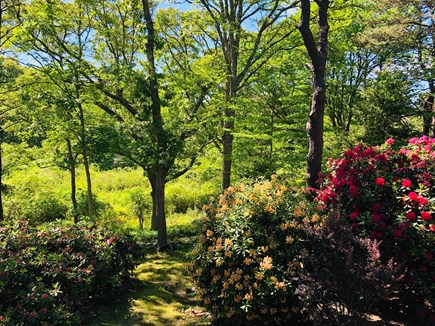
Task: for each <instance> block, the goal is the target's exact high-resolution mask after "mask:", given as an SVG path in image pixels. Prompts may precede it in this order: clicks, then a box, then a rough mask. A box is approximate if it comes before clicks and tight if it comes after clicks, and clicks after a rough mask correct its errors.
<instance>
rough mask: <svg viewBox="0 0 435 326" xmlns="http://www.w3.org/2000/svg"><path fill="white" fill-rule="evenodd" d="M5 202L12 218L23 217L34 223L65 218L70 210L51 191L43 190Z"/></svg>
mask: <svg viewBox="0 0 435 326" xmlns="http://www.w3.org/2000/svg"><path fill="white" fill-rule="evenodd" d="M5 204H6V205H5V206H6V210H7V211H8V215H9V216H10V217H11V218H14V219H15V218H18V217H21V218H24V219H26V220H28V221H30V222H32V223H44V222H53V221H55V220H58V219H64V218H65V216H66V214H67V211H68V207H67V205H65V203H64V202H63V201H61V200H60V199H59V198H57V197H56V196H55V194H54V193H51V192H41V193H38V194H37V195H35V196H33V197H28V198H12V200H7V201H6V203H5Z"/></svg>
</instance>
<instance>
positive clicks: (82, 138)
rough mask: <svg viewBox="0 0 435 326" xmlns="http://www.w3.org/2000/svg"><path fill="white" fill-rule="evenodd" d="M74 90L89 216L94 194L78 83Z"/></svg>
mask: <svg viewBox="0 0 435 326" xmlns="http://www.w3.org/2000/svg"><path fill="white" fill-rule="evenodd" d="M75 90H76V98H77V100H78V102H77V108H78V113H79V120H80V142H81V149H82V156H83V165H84V167H85V174H86V186H87V187H86V188H87V199H88V213H89V216H94V215H95V210H94V196H93V193H92V179H91V171H90V168H89V154H88V146H87V144H86V142H87V139H86V138H87V137H86V136H87V135H86V124H85V114H84V110H83V106H82V104H81V103H80V86H79V84H76V85H75Z"/></svg>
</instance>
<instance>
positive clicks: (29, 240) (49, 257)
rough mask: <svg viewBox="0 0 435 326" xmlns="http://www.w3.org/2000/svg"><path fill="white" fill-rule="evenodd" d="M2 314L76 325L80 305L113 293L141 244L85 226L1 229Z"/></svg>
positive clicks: (5, 319)
mask: <svg viewBox="0 0 435 326" xmlns="http://www.w3.org/2000/svg"><path fill="white" fill-rule="evenodd" d="M0 231H1V232H0V271H1V272H0V276H1V277H0V296H1V297H2V300H1V302H0V317H1V319H0V320H1V322H2V324H3V323H5V324H6V325H18V324H20V325H24V324H25V325H40V324H52V325H65V324H67V325H68V324H72V325H75V324H77V323H79V320H78V315H77V314H76V313H77V311H78V310H83V309H86V308H87V307H89V305H92V303H94V302H95V300H96V299H98V300H100V299H110V298H111V297H112V296H113V295H114V294H115V293H116V291H117V290H118V288H119V287H120V286H121V285H122V284H123V282H124V281H125V280H126V279H127V278H128V277H129V276H130V273H131V272H132V270H133V268H134V267H135V264H136V263H135V262H136V260H137V258H139V256H140V248H139V247H138V246H136V245H135V244H134V242H133V239H132V238H130V237H129V236H127V235H119V234H110V233H106V232H103V231H102V230H98V229H91V230H89V229H87V228H86V227H84V226H71V227H58V226H54V225H49V224H48V225H45V226H40V227H32V226H30V225H28V224H27V223H26V222H25V221H20V222H19V223H17V224H16V225H14V226H6V227H2V228H1V230H0Z"/></svg>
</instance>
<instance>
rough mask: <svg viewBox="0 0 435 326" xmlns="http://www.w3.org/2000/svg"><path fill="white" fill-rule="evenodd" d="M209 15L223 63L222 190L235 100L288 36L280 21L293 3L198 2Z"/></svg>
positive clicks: (288, 29) (258, 0)
mask: <svg viewBox="0 0 435 326" xmlns="http://www.w3.org/2000/svg"><path fill="white" fill-rule="evenodd" d="M199 3H200V5H201V6H202V7H203V8H204V9H205V10H206V11H207V13H208V14H209V15H210V17H211V19H212V21H213V24H214V28H215V31H216V33H217V37H216V38H215V42H216V43H218V44H219V46H220V48H221V51H222V55H223V59H224V63H225V88H224V93H225V102H224V105H223V108H222V127H223V131H222V140H221V143H222V154H223V163H222V189H223V190H224V189H226V188H228V187H229V186H230V183H231V167H232V161H233V157H232V156H233V141H234V135H233V131H234V124H235V119H236V108H235V106H236V103H235V100H236V96H237V93H238V91H239V90H240V88H242V87H243V86H244V85H245V84H246V83H247V82H248V80H249V79H250V77H251V76H252V75H253V74H255V72H256V71H257V70H258V69H259V68H260V67H261V66H262V65H264V64H265V63H266V62H267V61H268V60H269V58H270V57H271V56H272V55H273V54H274V53H276V51H279V50H280V43H281V42H282V41H283V40H284V39H286V38H287V37H288V35H289V34H290V33H291V32H292V28H291V27H290V26H289V25H288V23H289V21H287V20H285V19H284V18H285V17H286V15H288V12H289V10H290V9H291V8H293V7H295V6H296V1H290V2H288V1H281V0H254V1H244V0H234V1H226V0H225V1H224V0H216V1H214V0H199Z"/></svg>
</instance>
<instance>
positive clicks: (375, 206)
mask: <svg viewBox="0 0 435 326" xmlns="http://www.w3.org/2000/svg"><path fill="white" fill-rule="evenodd" d="M381 208H382V205H381V204H380V203H374V204H373V206H372V211H373V212H379V211H380V210H381Z"/></svg>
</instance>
